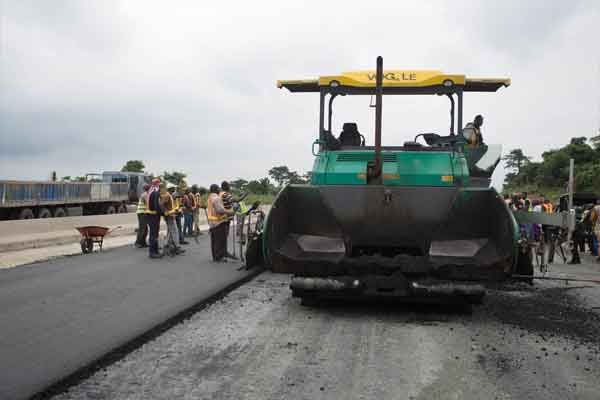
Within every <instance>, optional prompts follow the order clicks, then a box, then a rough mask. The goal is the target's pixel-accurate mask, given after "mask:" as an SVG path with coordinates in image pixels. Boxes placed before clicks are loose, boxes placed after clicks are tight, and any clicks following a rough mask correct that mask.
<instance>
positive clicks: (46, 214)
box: [38, 208, 52, 218]
mask: <svg viewBox="0 0 600 400" xmlns="http://www.w3.org/2000/svg"><path fill="white" fill-rule="evenodd" d="M38 218H52V213H51V212H50V210H48V209H47V208H41V209H40V211H38Z"/></svg>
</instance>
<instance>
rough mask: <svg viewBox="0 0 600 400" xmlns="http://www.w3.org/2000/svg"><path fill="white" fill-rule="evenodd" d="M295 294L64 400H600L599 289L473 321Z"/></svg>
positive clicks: (496, 293)
mask: <svg viewBox="0 0 600 400" xmlns="http://www.w3.org/2000/svg"><path fill="white" fill-rule="evenodd" d="M551 272H552V274H559V273H561V272H562V273H565V274H568V275H587V276H593V275H595V276H597V275H598V272H600V266H599V265H598V264H595V263H593V262H590V260H589V258H588V263H587V264H586V265H581V266H571V265H556V266H552V268H551ZM288 286H289V276H287V275H277V274H272V273H269V272H265V273H263V274H262V275H260V276H259V277H257V278H255V279H254V280H252V281H251V282H249V283H248V284H245V285H243V286H241V287H239V288H238V289H236V290H235V291H233V292H231V293H230V294H229V295H228V296H227V297H225V298H223V299H222V300H221V301H218V302H216V303H214V304H212V305H211V306H210V307H208V308H207V309H205V310H203V311H201V312H198V313H197V314H195V315H194V316H193V317H192V318H191V319H189V320H187V321H186V322H185V323H184V324H180V325H177V326H175V327H173V328H172V329H170V330H169V331H167V332H165V333H164V334H163V335H162V336H160V337H159V338H157V339H156V340H154V341H152V342H151V343H147V344H146V345H145V346H143V347H140V348H139V349H137V350H136V351H134V352H132V353H130V354H129V355H128V356H127V357H125V358H123V359H122V360H120V361H119V362H117V363H115V364H113V365H111V366H110V367H108V368H106V369H105V370H102V371H99V372H97V373H96V374H94V375H93V376H91V377H90V378H89V379H87V380H85V381H83V382H81V383H80V384H79V385H78V386H76V387H72V388H71V389H70V390H69V391H68V392H65V393H63V394H61V395H59V396H57V398H56V400H80V399H106V400H109V399H115V400H117V399H118V400H122V399H130V400H134V399H140V400H142V399H143V400H147V399H157V400H158V399H190V400H191V399H219V400H220V399H223V400H225V399H240V400H242V399H246V400H262V399H298V400H301V399H357V400H358V399H407V400H408V399H415V400H416V399H423V400H425V399H473V400H479V399H536V400H537V399H539V400H548V399H556V400H563V399H577V400H580V399H590V400H597V399H598V398H599V393H600V381H599V380H598V370H599V369H600V355H599V347H600V339H599V335H598V332H600V314H599V311H600V310H599V309H598V308H597V307H598V305H600V300H598V299H600V286H598V285H590V284H587V283H586V284H580V283H576V282H572V283H571V284H569V285H565V284H564V283H563V282H553V281H542V282H537V283H536V284H535V285H534V286H529V285H527V284H525V283H508V284H504V285H490V287H489V288H488V289H489V290H488V294H487V295H486V298H485V299H484V303H483V305H481V306H477V307H474V308H473V311H472V313H465V312H457V310H455V309H447V308H437V307H416V306H389V305H388V306H383V305H375V304H368V305H365V304H363V305H361V304H352V303H331V304H327V303H323V304H321V305H319V306H315V307H303V306H301V305H300V304H299V301H298V299H295V298H292V297H291V296H290V290H289V288H288Z"/></svg>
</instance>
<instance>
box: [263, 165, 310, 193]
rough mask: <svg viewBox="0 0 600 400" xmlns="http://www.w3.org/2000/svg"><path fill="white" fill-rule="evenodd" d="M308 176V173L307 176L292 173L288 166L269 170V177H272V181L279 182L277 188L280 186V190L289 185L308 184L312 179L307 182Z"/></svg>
mask: <svg viewBox="0 0 600 400" xmlns="http://www.w3.org/2000/svg"><path fill="white" fill-rule="evenodd" d="M308 174H309V173H306V174H305V175H300V174H299V173H298V172H296V171H290V169H289V168H288V167H287V166H286V165H281V166H279V167H273V168H271V169H270V170H269V176H270V177H271V179H273V180H274V181H275V182H277V186H279V187H280V188H281V187H282V186H283V185H286V184H288V183H291V184H302V183H308V182H309V181H310V178H309V179H308V180H307V176H308Z"/></svg>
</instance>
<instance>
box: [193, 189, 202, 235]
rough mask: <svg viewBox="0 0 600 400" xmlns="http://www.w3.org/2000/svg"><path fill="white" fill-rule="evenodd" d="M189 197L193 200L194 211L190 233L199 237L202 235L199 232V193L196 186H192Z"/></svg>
mask: <svg viewBox="0 0 600 400" xmlns="http://www.w3.org/2000/svg"><path fill="white" fill-rule="evenodd" d="M191 197H192V198H193V199H194V211H193V212H192V222H193V225H192V232H193V233H194V235H201V234H202V232H200V207H201V204H200V203H201V198H200V193H199V191H198V185H192V195H191ZM205 208H206V207H205Z"/></svg>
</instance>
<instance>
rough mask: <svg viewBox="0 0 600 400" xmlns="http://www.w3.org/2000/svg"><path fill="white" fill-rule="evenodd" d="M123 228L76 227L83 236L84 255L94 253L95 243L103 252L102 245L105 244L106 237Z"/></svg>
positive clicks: (81, 242)
mask: <svg viewBox="0 0 600 400" xmlns="http://www.w3.org/2000/svg"><path fill="white" fill-rule="evenodd" d="M119 228H121V227H120V226H117V227H116V228H113V229H110V228H107V227H105V226H80V227H76V228H75V229H77V230H78V231H79V233H80V234H81V241H80V242H79V243H80V244H81V251H82V252H83V254H87V253H91V252H92V251H94V243H98V247H99V248H100V251H102V243H103V242H104V237H105V236H106V235H108V234H109V233H110V232H112V231H114V230H115V229H119Z"/></svg>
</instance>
